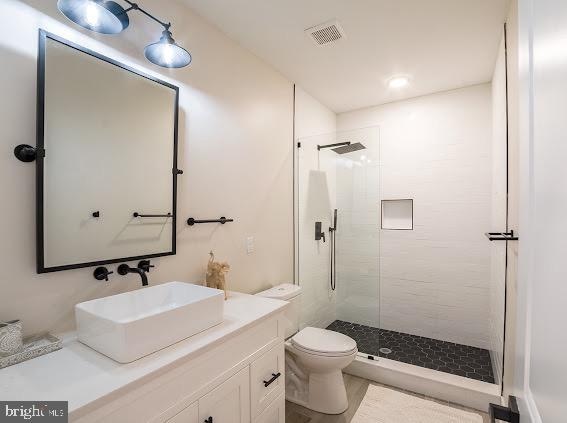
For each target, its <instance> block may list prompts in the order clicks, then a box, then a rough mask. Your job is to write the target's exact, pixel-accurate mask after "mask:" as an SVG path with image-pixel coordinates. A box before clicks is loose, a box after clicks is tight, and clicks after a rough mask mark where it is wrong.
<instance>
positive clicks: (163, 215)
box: [132, 212, 173, 217]
mask: <svg viewBox="0 0 567 423" xmlns="http://www.w3.org/2000/svg"><path fill="white" fill-rule="evenodd" d="M132 216H134V217H171V216H173V215H172V214H171V213H167V214H141V213H138V212H134V213H133V214H132Z"/></svg>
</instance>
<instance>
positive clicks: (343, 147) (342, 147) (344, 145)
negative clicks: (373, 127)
mask: <svg viewBox="0 0 567 423" xmlns="http://www.w3.org/2000/svg"><path fill="white" fill-rule="evenodd" d="M324 148H332V149H333V151H334V152H335V153H337V154H346V153H352V152H353V151H358V150H364V149H365V148H366V147H365V146H364V145H362V144H361V143H359V142H355V143H354V144H352V143H350V142H337V143H335V144H327V145H318V146H317V150H319V151H321V150H323V149H324Z"/></svg>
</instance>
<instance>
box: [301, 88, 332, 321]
mask: <svg viewBox="0 0 567 423" xmlns="http://www.w3.org/2000/svg"><path fill="white" fill-rule="evenodd" d="M295 116H296V118H295V137H296V142H301V148H298V149H297V148H296V158H295V160H296V181H295V186H296V228H295V229H296V257H297V262H296V263H297V268H296V272H297V275H296V280H297V281H298V283H299V285H301V287H302V288H303V295H302V299H301V301H302V316H301V325H302V327H304V326H315V327H326V326H328V325H329V324H330V323H331V322H332V321H333V320H335V317H336V311H335V295H333V293H332V292H331V291H330V289H329V242H328V237H329V234H328V231H327V229H328V228H329V225H330V224H331V211H332V209H333V208H334V204H335V197H336V194H335V188H336V183H335V166H334V163H333V162H332V160H331V158H330V157H329V156H328V155H327V154H328V152H322V154H319V153H318V151H317V144H321V145H323V144H331V143H334V142H335V138H336V137H335V131H336V115H335V113H334V112H332V111H331V110H329V109H328V108H327V107H325V106H323V105H322V104H321V103H319V102H318V101H317V100H316V99H314V98H313V97H311V96H310V95H309V94H308V93H306V92H305V91H304V90H302V89H301V88H300V87H296V95H295ZM316 221H320V222H322V227H323V230H324V231H325V234H326V237H327V242H325V243H324V242H322V241H315V239H314V233H315V227H314V225H315V222H316Z"/></svg>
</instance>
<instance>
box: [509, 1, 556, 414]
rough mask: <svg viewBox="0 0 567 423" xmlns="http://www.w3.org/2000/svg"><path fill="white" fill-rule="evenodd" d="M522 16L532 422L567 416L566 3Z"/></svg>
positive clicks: (525, 308) (524, 264) (527, 375)
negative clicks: (525, 94) (525, 91)
mask: <svg viewBox="0 0 567 423" xmlns="http://www.w3.org/2000/svg"><path fill="white" fill-rule="evenodd" d="M520 22H521V24H520V36H521V39H522V40H523V42H526V41H527V43H526V44H523V45H522V49H525V50H524V51H523V52H522V53H523V55H524V56H523V57H522V59H523V60H525V59H526V57H525V55H528V60H527V62H524V61H522V62H521V64H522V67H521V69H522V71H525V73H522V74H521V75H522V76H524V77H525V78H526V79H525V80H523V82H524V83H525V84H526V86H527V87H526V88H527V90H528V93H527V96H524V97H523V98H522V100H523V103H524V104H522V106H523V107H525V109H524V111H526V112H527V115H524V116H522V118H523V120H522V123H524V126H522V130H523V133H522V137H524V138H523V139H524V141H525V142H526V144H527V145H526V147H527V149H525V150H523V151H522V153H524V158H523V159H527V161H525V162H523V163H522V164H523V165H524V167H523V168H522V173H524V175H525V177H526V180H525V182H526V184H525V186H524V188H525V191H524V192H523V194H526V195H525V196H524V197H523V204H522V207H521V208H520V210H521V213H522V214H521V216H523V217H524V218H525V219H526V220H525V221H521V228H522V232H521V233H520V234H521V235H520V236H521V238H520V243H521V244H520V266H521V267H520V281H519V283H518V289H519V290H520V292H519V296H520V297H521V299H520V306H519V313H518V314H520V312H521V313H522V315H523V319H525V320H520V321H519V322H518V326H519V327H518V331H519V332H520V334H521V336H520V337H519V338H518V340H519V341H520V342H522V341H523V342H524V343H523V345H522V344H519V345H518V346H519V351H518V353H519V355H520V357H519V358H520V359H519V360H518V365H522V364H523V365H524V366H525V367H524V369H523V371H522V373H524V375H523V376H524V377H523V378H522V380H523V381H524V385H523V392H522V394H523V396H524V398H526V399H527V401H528V403H529V404H530V405H531V412H532V418H533V421H543V422H546V423H559V422H564V421H565V416H566V415H567V401H566V398H567V384H566V381H567V361H566V360H565V357H566V356H567V331H565V323H566V322H567V307H566V304H567V283H566V280H567V268H566V267H565V264H564V263H565V252H566V251H567V226H566V225H565V216H566V214H567V196H566V195H565V180H566V178H567V170H566V167H565V163H566V161H567V144H566V143H565V133H566V132H567V120H566V119H565V110H566V106H567V102H566V97H565V92H566V90H567V50H566V49H565V23H566V22H567V3H565V2H560V1H555V0H538V1H522V2H520ZM526 38H527V40H526ZM530 47H531V48H532V50H531V51H530ZM526 109H527V110H526ZM520 325H521V326H520ZM526 329H527V330H526ZM518 381H519V379H518ZM523 418H524V417H522V419H523Z"/></svg>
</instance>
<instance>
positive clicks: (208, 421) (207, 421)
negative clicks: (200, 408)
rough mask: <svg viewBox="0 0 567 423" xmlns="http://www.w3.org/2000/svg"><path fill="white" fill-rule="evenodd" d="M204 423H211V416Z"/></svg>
mask: <svg viewBox="0 0 567 423" xmlns="http://www.w3.org/2000/svg"><path fill="white" fill-rule="evenodd" d="M205 423H213V418H212V417H209V418H208V419H206V420H205Z"/></svg>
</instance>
